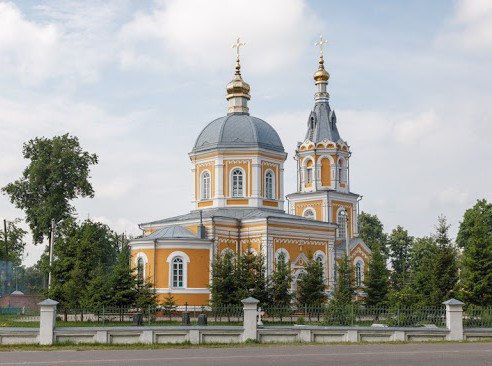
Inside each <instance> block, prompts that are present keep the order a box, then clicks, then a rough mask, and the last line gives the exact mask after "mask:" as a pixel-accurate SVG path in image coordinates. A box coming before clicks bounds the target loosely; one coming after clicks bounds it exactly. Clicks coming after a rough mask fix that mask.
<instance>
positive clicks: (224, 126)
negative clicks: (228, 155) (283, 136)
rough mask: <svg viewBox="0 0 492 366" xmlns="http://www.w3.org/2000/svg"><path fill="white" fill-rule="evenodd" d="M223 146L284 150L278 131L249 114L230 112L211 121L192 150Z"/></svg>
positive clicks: (198, 150) (197, 150)
mask: <svg viewBox="0 0 492 366" xmlns="http://www.w3.org/2000/svg"><path fill="white" fill-rule="evenodd" d="M222 147H235V148H237V147H261V148H264V149H269V150H275V151H280V152H284V146H283V145H282V141H281V140H280V137H279V136H278V133H277V131H275V130H274V128H273V127H272V126H270V125H269V124H268V123H266V122H265V121H263V120H262V119H259V118H256V117H252V116H250V115H248V114H237V113H234V114H229V115H227V116H224V117H220V118H217V119H216V120H214V121H212V122H210V123H209V124H208V125H207V126H206V127H205V128H204V129H203V131H202V132H201V133H200V135H198V138H197V139H196V142H195V146H194V147H193V151H192V152H200V151H205V150H209V149H214V148H222Z"/></svg>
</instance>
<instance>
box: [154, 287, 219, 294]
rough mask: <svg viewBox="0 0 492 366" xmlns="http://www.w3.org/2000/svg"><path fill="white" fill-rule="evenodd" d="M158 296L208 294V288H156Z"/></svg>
mask: <svg viewBox="0 0 492 366" xmlns="http://www.w3.org/2000/svg"><path fill="white" fill-rule="evenodd" d="M155 292H156V293H158V294H168V293H169V292H171V294H209V293H210V290H209V289H208V288H156V289H155Z"/></svg>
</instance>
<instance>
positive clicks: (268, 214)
mask: <svg viewBox="0 0 492 366" xmlns="http://www.w3.org/2000/svg"><path fill="white" fill-rule="evenodd" d="M212 217H224V218H230V219H236V220H246V219H261V218H280V219H290V220H296V221H299V222H306V223H313V222H316V223H319V222H320V221H313V220H308V219H306V218H304V217H301V216H297V215H291V214H288V213H285V212H283V211H280V210H274V209H266V208H210V209H205V210H202V218H203V219H208V218H212ZM199 219H200V212H199V211H198V210H197V211H191V212H190V213H187V214H185V215H179V216H174V217H170V218H166V219H162V220H158V221H152V222H147V223H142V224H140V226H145V225H158V224H166V223H173V222H185V221H191V220H199ZM326 224H328V223H326ZM159 231H160V230H159ZM156 233H157V232H156ZM195 237H196V236H195Z"/></svg>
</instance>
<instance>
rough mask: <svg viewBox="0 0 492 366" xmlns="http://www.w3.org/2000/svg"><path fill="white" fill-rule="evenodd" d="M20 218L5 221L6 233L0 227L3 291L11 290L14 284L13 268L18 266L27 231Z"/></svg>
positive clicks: (0, 266) (0, 260)
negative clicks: (21, 225)
mask: <svg viewBox="0 0 492 366" xmlns="http://www.w3.org/2000/svg"><path fill="white" fill-rule="evenodd" d="M19 224H20V219H15V220H14V221H7V222H6V227H7V235H5V231H4V228H3V225H2V227H1V228H0V283H1V284H2V285H3V286H2V288H1V289H0V291H1V290H3V293H9V292H11V291H12V289H13V287H14V284H13V281H14V278H13V272H14V269H15V268H16V267H18V266H20V264H21V262H22V255H23V254H24V248H25V246H26V242H25V241H24V236H25V235H26V234H27V232H26V231H25V230H24V229H22V228H21V227H20V226H19Z"/></svg>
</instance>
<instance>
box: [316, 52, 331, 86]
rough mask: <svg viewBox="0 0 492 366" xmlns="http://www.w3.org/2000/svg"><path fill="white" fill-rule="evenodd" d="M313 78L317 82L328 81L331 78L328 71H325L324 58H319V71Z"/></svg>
mask: <svg viewBox="0 0 492 366" xmlns="http://www.w3.org/2000/svg"><path fill="white" fill-rule="evenodd" d="M313 77H314V80H315V81H316V82H319V81H328V79H329V78H330V74H329V73H328V71H326V70H325V66H324V60H323V56H321V57H320V58H319V67H318V71H316V72H315V73H314V76H313Z"/></svg>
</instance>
